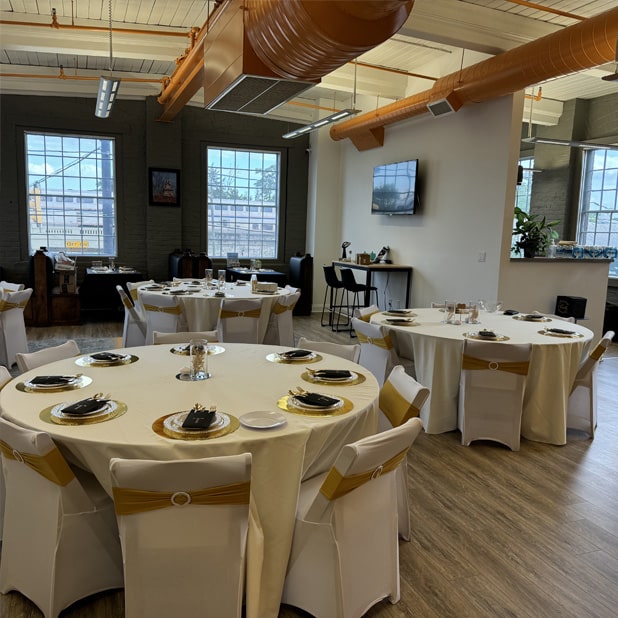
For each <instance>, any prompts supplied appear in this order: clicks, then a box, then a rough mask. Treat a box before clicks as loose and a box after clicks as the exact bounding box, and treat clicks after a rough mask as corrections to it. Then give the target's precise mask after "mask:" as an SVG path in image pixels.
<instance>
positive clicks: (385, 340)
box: [356, 331, 393, 350]
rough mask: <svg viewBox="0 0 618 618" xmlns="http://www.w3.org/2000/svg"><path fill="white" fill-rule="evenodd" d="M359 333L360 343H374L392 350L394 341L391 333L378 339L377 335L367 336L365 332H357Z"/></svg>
mask: <svg viewBox="0 0 618 618" xmlns="http://www.w3.org/2000/svg"><path fill="white" fill-rule="evenodd" d="M356 334H357V335H358V342H359V343H371V344H373V345H377V346H378V347H379V348H384V349H385V350H390V349H392V347H393V342H392V341H391V338H390V336H389V335H384V338H383V339H377V338H375V337H366V336H365V335H363V333H359V332H358V331H357V332H356Z"/></svg>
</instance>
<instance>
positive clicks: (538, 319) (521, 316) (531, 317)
mask: <svg viewBox="0 0 618 618" xmlns="http://www.w3.org/2000/svg"><path fill="white" fill-rule="evenodd" d="M513 319H514V320H519V321H520V322H551V318H548V317H547V316H544V315H540V316H535V315H530V314H526V313H523V314H522V313H520V314H519V315H514V316H513Z"/></svg>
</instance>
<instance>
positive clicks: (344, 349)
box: [298, 337, 361, 363]
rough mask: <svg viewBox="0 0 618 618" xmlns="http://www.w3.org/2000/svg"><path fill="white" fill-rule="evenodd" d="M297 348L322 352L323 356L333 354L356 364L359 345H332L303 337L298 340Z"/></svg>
mask: <svg viewBox="0 0 618 618" xmlns="http://www.w3.org/2000/svg"><path fill="white" fill-rule="evenodd" d="M298 347H299V348H302V349H305V350H311V351H312V352H324V353H325V354H334V355H335V356H339V357H341V358H346V359H347V360H350V361H352V362H353V363H358V359H359V357H360V351H361V347H360V344H359V343H353V344H345V343H333V342H331V341H311V340H310V339H307V338H305V337H300V338H299V339H298Z"/></svg>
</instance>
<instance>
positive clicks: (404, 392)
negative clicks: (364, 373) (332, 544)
mask: <svg viewBox="0 0 618 618" xmlns="http://www.w3.org/2000/svg"><path fill="white" fill-rule="evenodd" d="M427 397H429V389H428V388H427V387H426V386H423V385H422V384H419V383H418V382H417V381H416V380H415V379H414V378H413V377H412V376H410V375H408V374H407V373H406V371H405V369H404V368H403V366H402V365H396V366H395V367H393V370H392V371H391V372H390V374H389V376H388V378H387V379H386V382H384V386H382V388H381V389H380V395H379V398H378V402H379V403H378V407H379V408H380V412H381V414H380V416H379V417H378V431H386V430H387V429H390V428H391V427H399V426H400V425H403V424H404V423H407V422H408V421H409V420H410V419H411V418H415V417H418V416H419V415H420V412H421V408H422V407H423V404H424V403H425V401H426V400H427ZM395 475H396V478H397V512H398V530H399V536H400V537H401V538H402V539H405V540H406V541H409V540H410V530H411V527H410V500H409V498H408V462H407V459H404V460H403V461H402V462H401V466H399V468H397V471H396V472H395Z"/></svg>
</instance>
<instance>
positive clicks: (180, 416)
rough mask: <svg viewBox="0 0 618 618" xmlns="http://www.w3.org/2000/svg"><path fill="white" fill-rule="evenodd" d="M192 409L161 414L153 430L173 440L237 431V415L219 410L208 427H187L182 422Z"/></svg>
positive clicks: (207, 438) (204, 438)
mask: <svg viewBox="0 0 618 618" xmlns="http://www.w3.org/2000/svg"><path fill="white" fill-rule="evenodd" d="M189 412H190V410H183V411H182V412H174V413H173V414H166V415H165V416H161V417H160V418H158V419H157V420H156V421H155V422H154V423H153V424H152V430H153V431H154V432H155V433H156V434H157V435H159V436H161V437H162V438H171V439H172V440H212V439H213V438H220V437H221V436H225V435H227V434H228V433H232V432H234V431H236V430H237V429H238V428H239V427H240V422H239V421H238V419H237V418H236V417H235V416H232V415H231V414H227V413H224V412H217V414H216V417H215V420H214V421H213V423H212V424H211V425H210V427H209V428H208V429H185V428H184V427H183V426H182V424H183V422H184V421H185V419H186V418H187V414H189Z"/></svg>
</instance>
